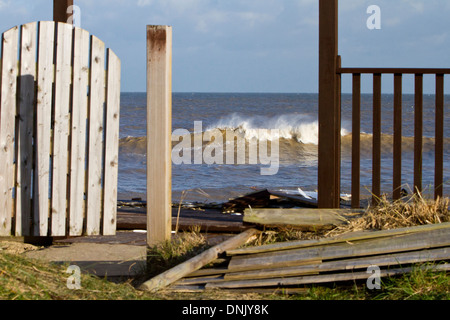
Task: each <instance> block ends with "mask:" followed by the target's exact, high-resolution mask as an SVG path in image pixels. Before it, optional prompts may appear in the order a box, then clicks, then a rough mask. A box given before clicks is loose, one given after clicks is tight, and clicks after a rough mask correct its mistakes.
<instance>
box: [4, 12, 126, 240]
mask: <svg viewBox="0 0 450 320" xmlns="http://www.w3.org/2000/svg"><path fill="white" fill-rule="evenodd" d="M1 54H2V56H1V100H0V205H1V206H2V207H1V208H0V236H9V235H15V236H52V237H54V236H67V235H70V236H77V235H98V234H103V235H112V234H115V230H116V215H117V177H118V148H119V108H120V71H121V68H120V60H119V59H118V58H117V56H116V55H115V54H114V52H112V51H111V50H110V49H107V50H106V54H105V45H104V43H103V42H102V41H100V40H99V39H98V38H96V37H95V36H91V35H89V32H87V31H86V30H83V29H80V28H74V27H73V26H72V25H70V24H65V23H55V22H49V21H45V22H33V23H28V24H24V25H22V26H20V27H14V28H12V29H10V30H8V31H6V32H4V33H3V36H2V52H1ZM105 59H106V60H105ZM105 65H106V68H105Z"/></svg>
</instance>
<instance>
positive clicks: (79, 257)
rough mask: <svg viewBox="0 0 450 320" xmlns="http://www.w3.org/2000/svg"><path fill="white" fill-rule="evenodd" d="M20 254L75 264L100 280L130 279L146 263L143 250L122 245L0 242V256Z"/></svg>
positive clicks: (144, 248)
mask: <svg viewBox="0 0 450 320" xmlns="http://www.w3.org/2000/svg"><path fill="white" fill-rule="evenodd" d="M2 252H6V253H10V254H20V255H24V256H26V257H28V258H31V259H38V260H43V261H47V262H54V263H61V264H67V265H77V266H79V267H80V268H81V270H82V271H84V272H87V273H91V274H95V275H97V276H99V277H131V276H133V275H135V274H137V273H139V272H142V270H143V268H144V267H145V264H146V258H145V256H146V247H145V246H135V245H125V244H104V243H72V244H62V245H52V246H49V247H40V246H34V245H31V244H26V243H23V242H20V241H10V240H0V254H1V253H2Z"/></svg>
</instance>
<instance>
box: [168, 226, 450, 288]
mask: <svg viewBox="0 0 450 320" xmlns="http://www.w3.org/2000/svg"><path fill="white" fill-rule="evenodd" d="M224 257H225V258H226V263H225V265H223V266H221V267H214V268H202V269H200V270H198V271H195V272H192V273H190V274H188V275H186V276H184V277H183V278H182V279H180V280H178V281H176V282H174V283H173V284H172V285H171V286H170V287H169V288H168V289H169V290H174V291H193V292H195V291H202V290H208V289H225V290H242V289H246V290H250V289H251V290H261V289H264V290H273V292H275V291H281V292H289V290H293V289H294V290H295V289H299V288H302V287H303V286H305V285H311V284H323V283H338V282H346V281H357V280H365V281H367V279H368V278H369V277H370V276H371V275H372V273H370V272H369V273H368V270H369V269H368V268H369V267H373V266H376V268H379V276H380V277H388V276H395V275H398V274H402V273H408V272H411V271H412V270H413V268H414V267H415V266H414V265H415V264H421V263H428V262H430V263H436V264H434V265H432V266H428V267H427V268H432V269H433V270H447V271H448V270H450V264H449V263H448V261H449V260H450V223H442V224H434V225H423V226H417V227H409V228H399V229H391V230H382V231H363V232H350V233H347V234H344V235H340V236H335V237H330V238H321V239H316V240H300V241H289V242H282V243H275V244H269V245H263V246H256V247H255V246H250V247H244V248H239V249H234V250H228V251H226V252H225V253H224ZM422 267H423V266H422ZM294 292H295V291H294Z"/></svg>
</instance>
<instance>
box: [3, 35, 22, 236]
mask: <svg viewBox="0 0 450 320" xmlns="http://www.w3.org/2000/svg"><path fill="white" fill-rule="evenodd" d="M18 32H19V29H18V27H14V28H12V29H10V30H8V31H6V32H5V33H4V34H3V37H2V59H3V61H2V71H1V77H2V82H1V101H0V164H1V166H0V186H1V187H2V190H0V203H1V205H2V215H1V216H0V235H2V236H3V235H9V234H10V233H11V225H12V222H11V221H12V216H13V198H12V197H13V189H14V162H13V161H14V135H15V122H16V119H15V117H16V113H15V112H16V91H17V73H18V70H17V69H18V68H17V46H18Z"/></svg>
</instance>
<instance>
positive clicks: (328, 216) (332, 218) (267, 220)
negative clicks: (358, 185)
mask: <svg viewBox="0 0 450 320" xmlns="http://www.w3.org/2000/svg"><path fill="white" fill-rule="evenodd" d="M362 213H364V210H352V209H275V208H274V209H246V210H245V211H244V222H247V223H253V224H258V225H264V226H266V227H289V228H295V229H301V230H316V229H322V228H325V229H326V228H333V227H335V226H339V225H342V224H345V223H348V221H349V219H352V218H355V217H359V216H361V214H362Z"/></svg>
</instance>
